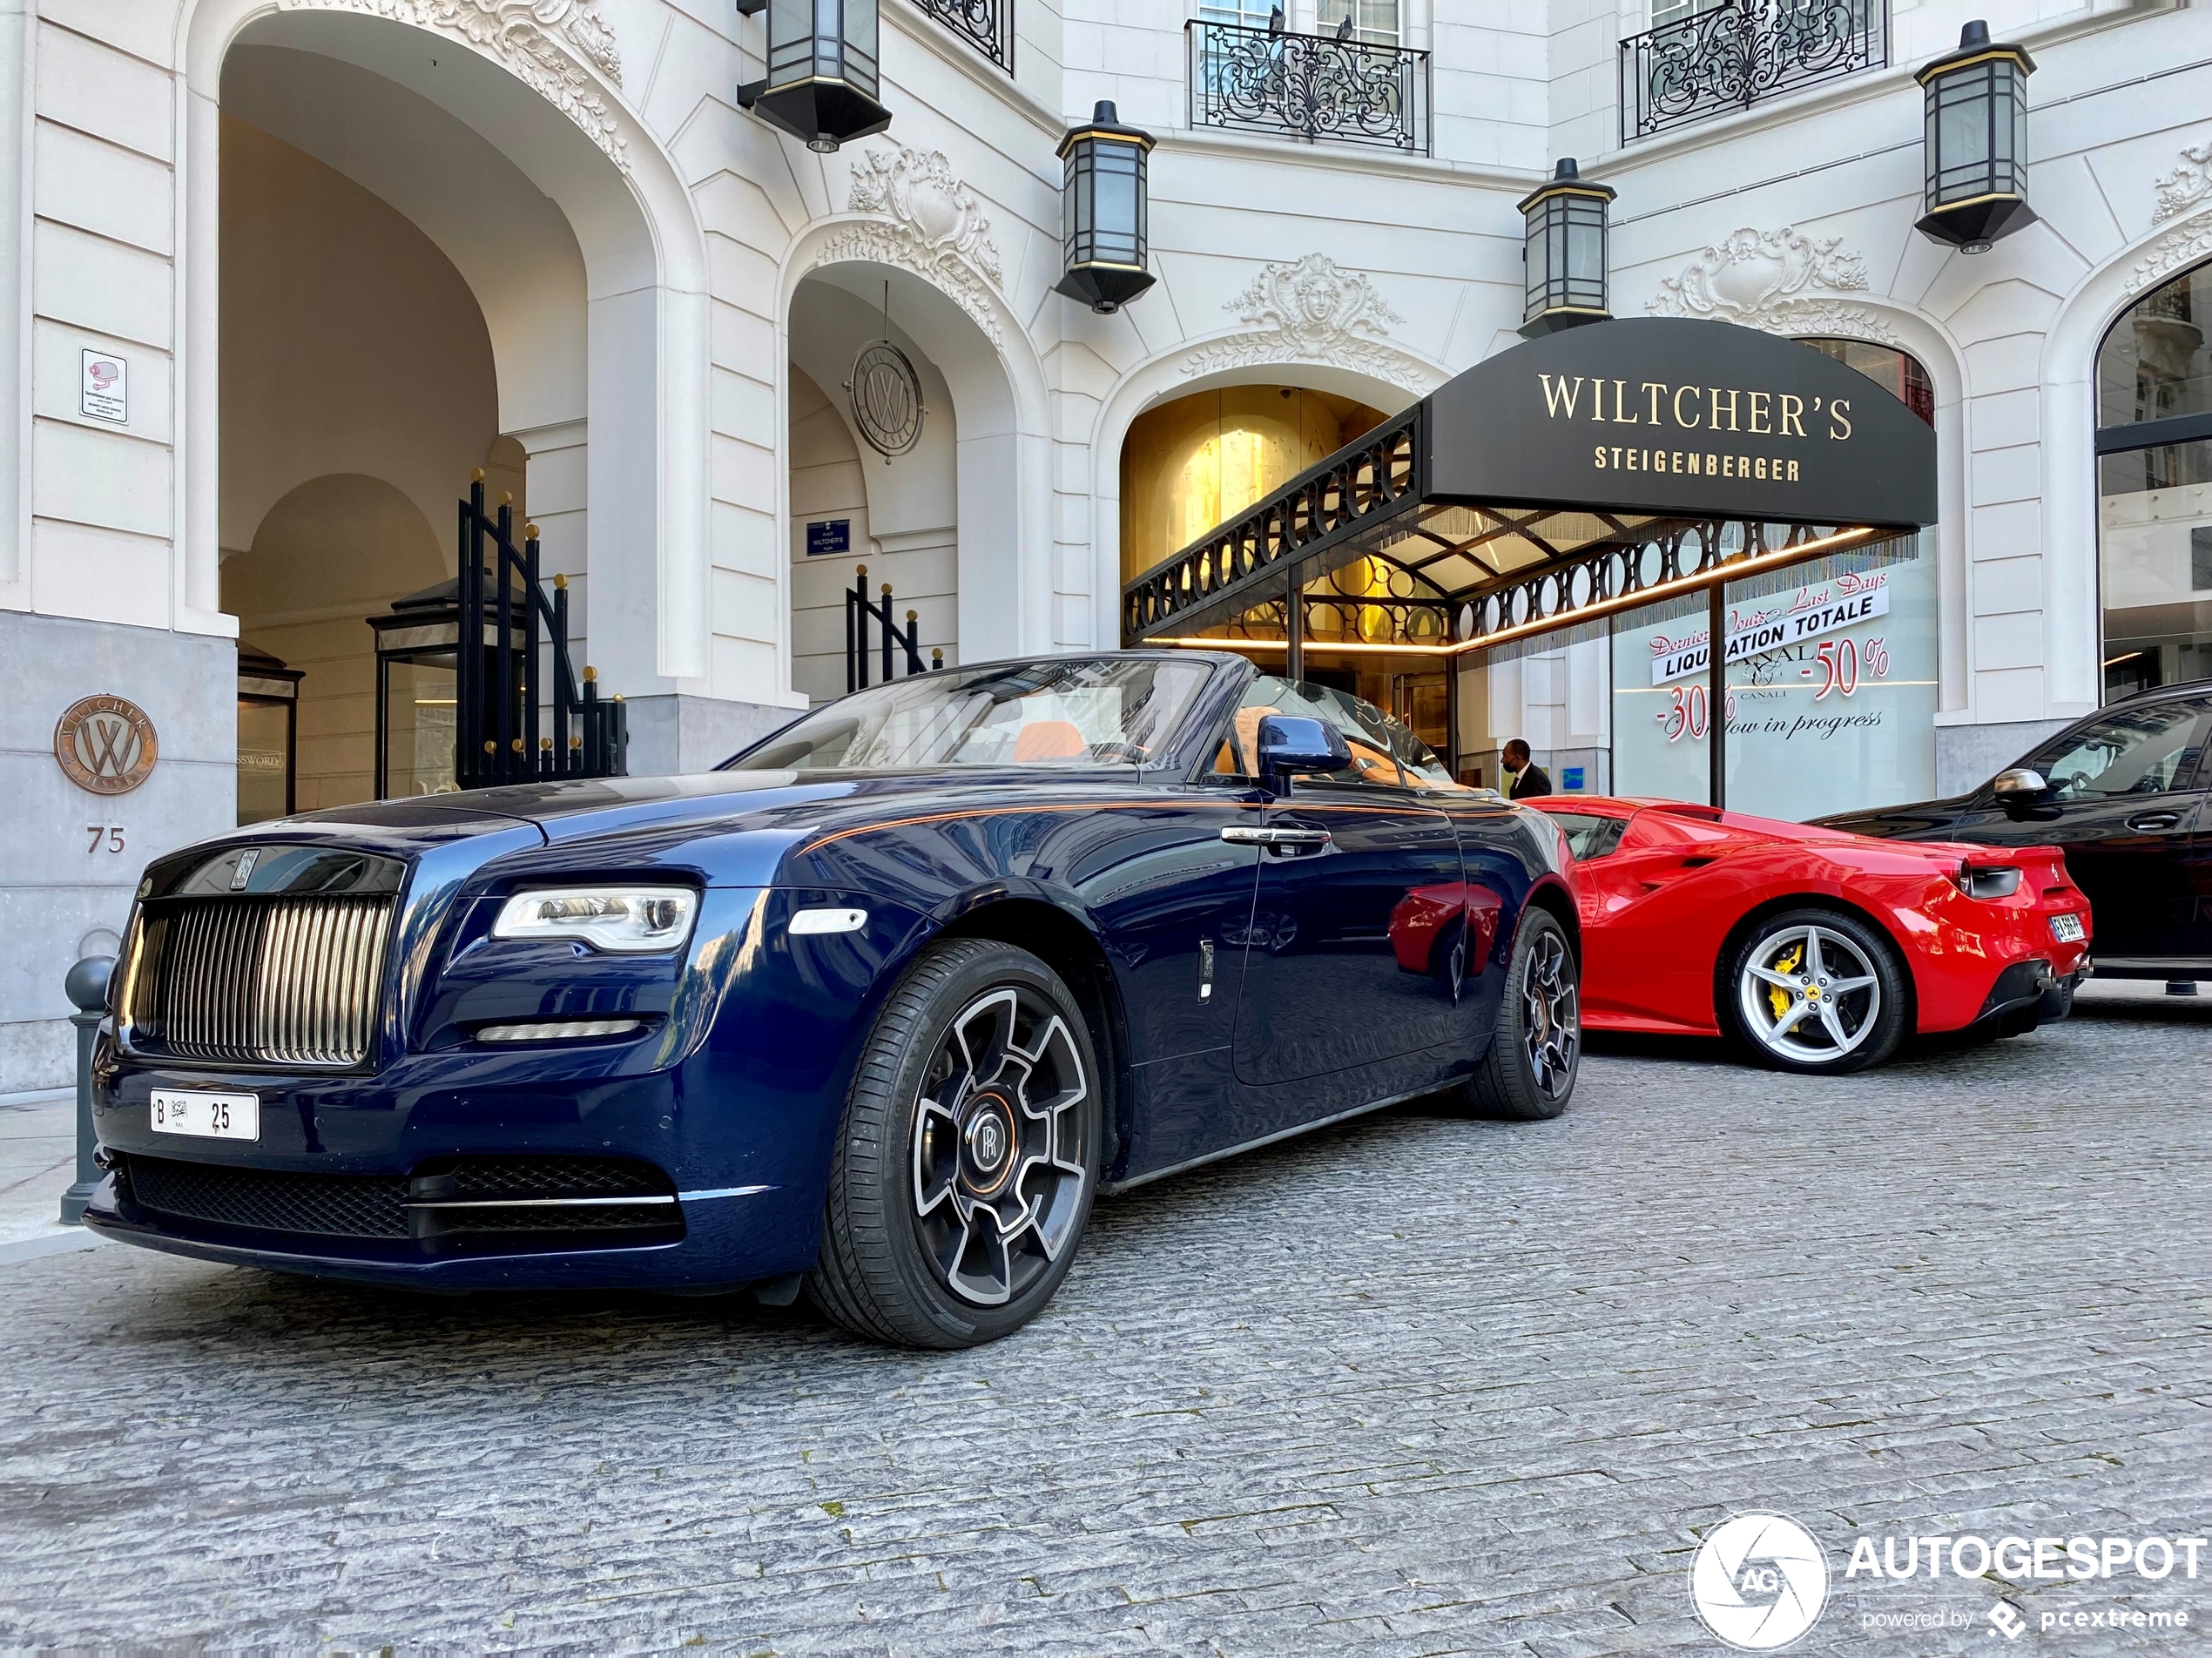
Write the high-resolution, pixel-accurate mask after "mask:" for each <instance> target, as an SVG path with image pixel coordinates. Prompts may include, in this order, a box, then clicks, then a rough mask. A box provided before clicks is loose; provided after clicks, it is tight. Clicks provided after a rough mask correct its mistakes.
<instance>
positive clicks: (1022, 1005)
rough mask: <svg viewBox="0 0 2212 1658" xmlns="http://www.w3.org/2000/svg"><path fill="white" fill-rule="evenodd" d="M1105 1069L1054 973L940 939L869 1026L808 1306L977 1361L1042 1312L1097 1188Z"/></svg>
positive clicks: (977, 945) (864, 1328) (1004, 949)
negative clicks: (970, 1351) (961, 1350)
mask: <svg viewBox="0 0 2212 1658" xmlns="http://www.w3.org/2000/svg"><path fill="white" fill-rule="evenodd" d="M1099 1087H1100V1084H1099V1072H1098V1059H1097V1055H1096V1049H1095V1048H1094V1046H1093V1043H1092V1041H1091V1036H1090V1031H1089V1028H1088V1027H1087V1026H1086V1025H1085V1024H1084V1022H1083V1019H1082V1014H1080V1013H1079V1012H1078V1011H1077V1009H1076V1000H1075V998H1074V997H1073V996H1072V995H1070V994H1069V992H1068V987H1067V986H1066V985H1064V984H1062V982H1061V981H1060V976H1059V975H1058V974H1055V972H1053V970H1052V969H1051V968H1050V967H1048V966H1046V965H1045V964H1044V963H1043V962H1042V961H1040V960H1038V959H1037V958H1036V957H1035V956H1033V955H1031V954H1029V953H1028V951H1026V950H1021V949H1016V948H1015V947H1014V946H1012V945H1010V944H1000V943H997V942H995V941H993V940H987V939H951V940H946V941H944V942H942V943H940V944H936V945H934V946H932V947H930V948H928V949H927V950H926V951H924V952H923V953H922V954H921V958H920V959H919V960H916V961H915V962H914V966H913V967H910V968H908V969H907V974H906V976H905V977H904V978H903V979H901V980H900V981H899V984H898V986H897V987H896V988H895V989H894V990H893V991H892V993H891V994H890V996H889V998H888V999H887V1001H885V1003H884V1005H883V1009H882V1011H881V1012H880V1013H879V1014H877V1015H876V1021H875V1024H874V1026H873V1028H871V1029H870V1030H869V1032H868V1035H867V1041H865V1042H864V1043H863V1045H862V1047H861V1050H860V1062H859V1063H858V1064H857V1065H856V1066H855V1067H854V1068H853V1086H852V1088H851V1090H850V1092H849V1093H848V1095H846V1102H845V1113H844V1117H843V1120H842V1122H840V1127H839V1132H838V1140H837V1148H836V1151H835V1153H834V1155H833V1157H832V1159H831V1163H830V1177H829V1188H828V1194H827V1197H826V1205H825V1213H824V1216H823V1229H822V1247H821V1253H820V1255H819V1257H817V1259H816V1261H815V1264H814V1267H813V1270H812V1271H810V1272H809V1273H808V1274H807V1275H806V1293H807V1295H808V1297H809V1298H810V1299H812V1300H813V1303H814V1304H815V1305H816V1306H817V1307H819V1309H821V1311H823V1312H825V1313H826V1314H827V1315H828V1316H829V1317H830V1318H833V1319H834V1320H836V1322H838V1323H839V1324H843V1325H844V1326H845V1327H846V1329H848V1330H851V1331H854V1332H856V1333H857V1334H860V1335H863V1336H868V1337H872V1338H874V1339H876V1340H878V1341H883V1342H888V1343H891V1344H894V1345H899V1346H906V1347H931V1348H953V1347H972V1346H975V1345H978V1344H980V1343H982V1342H987V1341H995V1340H996V1339H997V1338H999V1337H1001V1336H1004V1335H1007V1334H1009V1333H1010V1332H1012V1331H1015V1330H1018V1329H1020V1328H1021V1327H1022V1325H1023V1324H1027V1323H1028V1321H1029V1320H1030V1319H1032V1318H1035V1317H1036V1316H1037V1314H1038V1313H1039V1312H1041V1311H1043V1310H1044V1307H1045V1304H1046V1303H1048V1302H1049V1301H1050V1300H1051V1299H1052V1297H1053V1292H1054V1291H1055V1290H1057V1289H1058V1288H1059V1287H1060V1281H1061V1279H1062V1278H1063V1277H1066V1276H1067V1274H1068V1268H1069V1264H1071V1263H1072V1262H1073V1260H1074V1259H1075V1254H1076V1245H1077V1244H1079V1243H1080V1242H1081V1241H1082V1234H1083V1229H1084V1227H1085V1225H1086V1224H1088V1223H1089V1218H1090V1205H1091V1199H1092V1197H1093V1196H1094V1195H1095V1194H1096V1190H1097V1187H1098V1164H1099V1144H1100V1129H1101V1124H1102V1122H1103V1112H1102V1110H1101V1109H1100V1095H1099Z"/></svg>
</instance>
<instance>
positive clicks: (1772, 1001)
mask: <svg viewBox="0 0 2212 1658" xmlns="http://www.w3.org/2000/svg"><path fill="white" fill-rule="evenodd" d="M1804 959H1805V947H1804V945H1802V944H1793V945H1791V947H1789V949H1788V950H1786V951H1784V953H1783V954H1781V955H1779V956H1777V957H1776V958H1775V960H1774V962H1773V964H1772V966H1771V967H1770V969H1769V970H1770V972H1774V973H1795V972H1796V971H1797V964H1798V963H1799V962H1801V961H1803V960H1804ZM1766 1005H1767V1006H1768V1007H1770V1008H1773V1009H1774V1016H1775V1017H1776V1018H1777V1019H1779V1018H1781V1017H1782V1015H1783V1014H1786V1013H1788V1012H1789V1011H1790V993H1789V992H1788V991H1786V990H1784V988H1783V987H1781V986H1780V985H1772V984H1770V985H1769V986H1768V987H1766Z"/></svg>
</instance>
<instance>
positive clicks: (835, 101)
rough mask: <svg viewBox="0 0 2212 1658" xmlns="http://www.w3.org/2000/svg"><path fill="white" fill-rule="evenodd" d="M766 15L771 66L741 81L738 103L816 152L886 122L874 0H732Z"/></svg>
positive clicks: (742, 9)
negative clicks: (754, 77)
mask: <svg viewBox="0 0 2212 1658" xmlns="http://www.w3.org/2000/svg"><path fill="white" fill-rule="evenodd" d="M736 4H737V9H738V13H739V15H740V16H743V17H758V16H759V14H760V13H762V12H764V11H765V12H766V13H767V14H768V49H767V54H766V56H767V65H768V72H767V73H766V74H765V76H763V77H762V78H760V79H759V80H757V81H741V82H739V83H738V107H739V108H740V109H745V110H750V111H752V113H753V114H754V115H756V116H758V117H759V118H760V119H762V120H764V121H765V122H767V123H768V125H771V126H772V127H777V128H779V129H780V130H782V131H786V132H788V133H790V134H791V135H792V137H793V138H798V139H799V141H800V142H802V143H803V144H805V145H806V147H807V148H808V149H810V150H812V151H813V152H815V153H816V154H818V155H833V154H834V153H836V152H837V151H838V150H839V149H840V147H841V146H843V145H847V144H850V143H851V142H852V141H853V139H855V138H868V137H870V136H872V135H873V134H875V133H878V132H881V131H885V130H886V129H887V128H888V127H889V126H890V125H891V111H889V110H887V109H886V108H885V107H884V106H883V104H882V103H881V102H880V98H879V94H880V92H881V91H882V84H881V80H880V72H879V60H878V47H879V44H880V43H879V28H880V17H879V16H878V12H877V4H878V0H783V3H780V4H777V5H774V6H771V5H770V3H769V0H736Z"/></svg>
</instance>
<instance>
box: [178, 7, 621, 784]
mask: <svg viewBox="0 0 2212 1658" xmlns="http://www.w3.org/2000/svg"><path fill="white" fill-rule="evenodd" d="M230 67H231V70H232V75H231V77H230V78H228V79H227V80H226V88H228V89H230V90H231V91H234V92H235V94H236V96H235V97H234V98H233V99H232V105H233V110H232V111H226V113H225V114H224V116H223V130H222V137H223V150H224V168H223V216H222V236H221V257H222V264H223V269H224V271H225V272H226V278H227V280H226V281H225V283H224V286H223V294H222V304H223V327H222V333H221V336H220V337H221V341H222V364H221V374H222V399H223V402H222V408H223V421H222V439H223V441H222V491H221V518H220V522H221V531H222V546H223V561H222V579H221V597H222V604H223V608H224V609H225V610H228V611H229V612H230V613H231V614H232V615H233V616H235V617H238V618H239V649H240V653H241V658H242V659H245V658H249V657H254V656H257V655H258V656H260V657H273V658H274V659H275V660H276V661H278V662H280V663H281V664H285V665H286V666H287V667H288V668H290V669H291V670H292V671H295V672H298V673H300V675H301V677H300V680H299V682H298V698H297V706H296V716H295V717H296V719H297V723H298V732H299V735H298V738H297V740H296V741H295V742H294V743H293V745H292V752H291V771H292V776H291V778H290V786H289V787H288V788H287V789H286V790H285V791H284V792H283V795H282V796H280V797H279V798H287V797H288V798H289V799H291V801H292V802H293V809H295V810H299V811H314V810H317V809H319V808H320V807H324V806H332V805H345V804H347V803H349V802H352V801H355V800H362V799H369V798H371V797H372V796H373V795H374V781H373V780H374V776H375V769H376V767H375V755H374V748H373V745H374V733H375V731H376V720H375V711H374V704H373V702H372V698H373V695H374V678H375V675H374V641H373V639H372V637H371V635H370V631H369V629H368V625H367V619H368V617H370V616H371V615H373V614H376V613H379V612H381V611H384V610H388V608H389V607H390V605H391V604H392V603H393V602H394V601H395V600H396V599H399V598H401V597H403V596H406V595H408V594H410V593H415V592H418V591H420V590H422V589H424V588H426V587H431V586H435V585H436V584H437V583H441V582H443V581H445V580H447V579H448V578H449V577H451V576H452V575H453V573H454V570H455V547H454V545H453V542H454V533H453V531H452V529H450V528H448V526H450V524H451V523H452V521H453V516H454V501H455V497H456V496H457V495H459V494H460V492H461V490H462V489H463V488H465V486H466V482H467V480H468V477H469V472H470V470H471V469H472V468H484V469H485V470H486V472H487V474H488V476H489V481H490V482H491V483H492V487H493V488H494V489H496V490H497V491H499V492H501V493H505V494H509V495H513V496H514V497H515V498H516V501H517V502H518V504H519V503H521V502H523V500H524V498H525V495H526V482H527V479H526V470H527V464H528V456H527V454H526V453H525V451H524V450H523V447H522V446H521V444H520V443H518V442H516V441H515V440H513V439H511V438H502V436H501V435H500V429H499V428H500V407H499V405H500V395H499V383H498V375H497V373H496V368H495V366H494V355H493V349H492V343H491V339H490V336H489V331H488V329H487V327H486V325H485V319H484V315H483V313H482V309H481V308H480V307H479V306H478V304H477V301H476V299H475V294H474V293H472V291H471V289H470V287H469V284H468V282H467V281H466V280H464V279H463V277H462V273H460V272H459V271H458V270H457V269H455V266H454V265H453V263H452V261H451V260H450V259H448V258H447V257H446V255H445V254H444V253H443V252H442V250H441V249H440V248H439V247H438V246H437V245H436V244H435V242H433V241H432V240H431V239H430V238H429V237H428V235H426V234H425V233H423V232H422V231H421V229H420V228H419V227H418V226H416V225H415V223H414V222H413V221H412V220H410V219H408V218H407V217H406V216H405V215H404V214H402V213H401V212H399V211H398V210H396V209H395V208H394V207H393V206H390V205H389V204H388V202H386V201H385V200H384V199H382V198H381V197H380V196H378V195H376V194H375V193H374V192H371V191H369V190H368V189H366V188H364V187H363V186H362V185H360V184H358V183H356V182H355V181H354V179H351V178H349V177H347V175H346V174H345V173H343V172H340V171H339V170H338V169H337V168H335V167H334V166H331V165H328V164H327V163H326V162H324V161H322V160H320V159H318V158H316V157H314V155H311V154H309V153H308V152H307V151H305V150H302V149H300V148H299V147H297V146H296V145H293V144H290V143H287V141H286V140H285V139H283V138H279V137H277V136H276V135H275V134H274V133H273V132H271V131H267V130H266V128H264V127H261V126H259V125H255V124H254V123H253V121H252V120H249V119H248V118H246V116H244V115H241V114H239V113H235V112H233V111H235V110H236V109H239V108H243V109H247V110H251V111H253V112H254V113H256V114H260V115H263V116H265V117H266V118H270V119H272V120H273V122H274V123H275V124H276V125H284V126H287V128H288V129H290V130H292V131H294V133H295V135H297V136H303V137H307V138H310V139H315V138H323V137H325V136H327V135H326V134H325V132H324V131H323V129H322V128H320V126H318V125H315V124H314V122H312V121H308V120H304V119H300V118H297V117H298V113H299V112H298V111H295V110H293V109H290V108H288V107H287V104H288V102H289V100H290V99H293V98H299V97H301V96H304V95H305V94H306V93H307V92H308V91H314V92H318V93H320V95H321V96H320V100H319V101H317V102H316V103H315V104H314V108H315V109H316V110H317V111H320V112H321V113H322V114H325V115H327V114H328V113H329V112H330V111H343V110H346V109H348V108H350V109H352V110H353V111H354V112H355V113H356V114H358V113H359V112H360V111H362V110H363V109H364V108H373V107H374V104H375V103H376V101H377V100H378V99H379V98H380V97H382V96H385V95H383V94H381V92H380V91H379V89H378V87H377V86H376V84H374V81H375V78H374V77H371V76H368V75H367V74H366V72H365V71H360V70H358V69H355V68H354V66H352V65H350V64H341V63H338V62H336V61H335V60H332V59H325V58H317V57H313V56H312V55H310V54H306V53H300V52H295V51H285V50H281V49H276V48H269V47H253V46H245V47H240V48H239V49H237V51H234V52H233V63H232V64H231V66H230ZM276 89H282V91H283V96H282V97H280V98H273V97H271V96H269V94H270V93H271V92H272V91H275V90H276ZM578 274H579V275H580V266H579V269H578ZM434 526H435V528H434ZM441 532H442V533H441ZM245 711H246V704H241V718H242V719H243V718H245ZM252 747H253V745H251V744H250V743H249V742H248V741H247V739H246V738H243V737H242V738H241V760H240V778H241V787H240V796H239V800H240V812H241V820H242V821H243V820H246V819H247V818H250V817H253V816H258V815H262V814H263V813H265V812H266V810H267V806H268V797H267V795H266V793H261V792H257V791H255V790H253V789H252V788H250V787H249V786H247V785H249V784H250V783H251V782H252V781H253V778H251V777H250V776H249V766H248V758H249V757H248V753H247V751H248V750H249V748H252ZM265 747H266V745H264V748H265ZM250 758H251V759H252V760H253V761H255V762H260V763H263V764H266V758H267V757H266V752H265V751H264V750H263V749H254V750H253V753H252V755H251V757H250Z"/></svg>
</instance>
